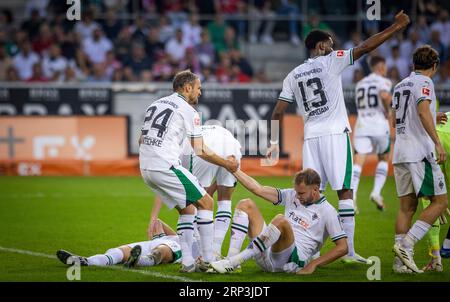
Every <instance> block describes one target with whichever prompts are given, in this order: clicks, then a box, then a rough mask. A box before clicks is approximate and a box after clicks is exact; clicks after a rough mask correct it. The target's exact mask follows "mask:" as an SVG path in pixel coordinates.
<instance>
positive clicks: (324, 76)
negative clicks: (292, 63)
mask: <svg viewBox="0 0 450 302" xmlns="http://www.w3.org/2000/svg"><path fill="white" fill-rule="evenodd" d="M352 64H353V49H350V50H338V51H333V52H332V53H330V54H329V55H327V56H319V57H316V58H313V59H308V60H306V61H305V62H304V63H303V64H301V65H299V66H297V67H296V68H294V70H292V71H291V72H290V73H289V74H288V75H287V76H286V78H285V79H284V81H283V90H282V91H281V93H280V96H279V98H278V99H280V100H283V101H286V102H289V103H293V102H294V101H296V102H297V105H298V107H299V109H300V113H301V115H302V116H303V118H304V121H305V131H304V137H305V139H308V138H313V137H319V136H324V135H331V134H339V133H344V132H350V131H351V128H350V123H349V121H348V116H347V109H346V107H345V101H344V92H343V90H342V79H341V73H342V72H343V71H344V69H345V68H346V67H347V66H349V65H352Z"/></svg>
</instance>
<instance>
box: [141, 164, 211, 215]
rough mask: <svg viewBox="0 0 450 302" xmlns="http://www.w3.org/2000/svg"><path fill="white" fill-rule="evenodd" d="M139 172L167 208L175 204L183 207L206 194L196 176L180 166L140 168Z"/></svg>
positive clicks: (171, 207)
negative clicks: (155, 169) (164, 168)
mask: <svg viewBox="0 0 450 302" xmlns="http://www.w3.org/2000/svg"><path fill="white" fill-rule="evenodd" d="M141 174H142V177H143V178H144V181H145V183H146V184H147V185H148V186H149V187H150V189H152V191H153V192H154V193H155V194H157V195H159V196H160V197H161V198H162V200H163V202H164V204H165V205H166V206H167V207H168V208H169V209H173V208H174V207H175V206H178V207H179V208H180V209H184V208H185V207H187V206H188V205H190V204H192V203H194V202H196V201H197V200H199V199H201V198H202V197H203V196H205V194H206V191H205V189H203V187H202V186H201V185H200V183H199V182H198V180H197V178H196V177H195V176H194V175H192V174H191V173H190V172H189V171H188V170H186V169H185V168H183V167H182V166H176V167H174V166H172V167H171V168H170V170H166V171H153V170H141Z"/></svg>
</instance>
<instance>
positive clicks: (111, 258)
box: [87, 248, 123, 266]
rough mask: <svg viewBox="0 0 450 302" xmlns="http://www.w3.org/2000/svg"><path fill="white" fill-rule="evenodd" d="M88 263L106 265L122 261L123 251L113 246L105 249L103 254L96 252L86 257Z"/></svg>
mask: <svg viewBox="0 0 450 302" xmlns="http://www.w3.org/2000/svg"><path fill="white" fill-rule="evenodd" d="M87 260H88V264H89V265H94V266H107V265H114V264H118V263H120V262H122V260H123V252H122V251H121V250H120V249H119V248H113V249H109V250H107V251H106V253H105V254H98V255H94V256H91V257H89V258H87Z"/></svg>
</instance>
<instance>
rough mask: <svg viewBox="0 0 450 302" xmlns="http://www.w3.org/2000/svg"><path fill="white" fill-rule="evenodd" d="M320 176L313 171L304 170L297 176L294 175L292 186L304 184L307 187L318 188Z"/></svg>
mask: <svg viewBox="0 0 450 302" xmlns="http://www.w3.org/2000/svg"><path fill="white" fill-rule="evenodd" d="M320 182H321V180H320V175H319V173H317V172H316V171H314V170H313V169H305V170H302V171H300V172H298V173H297V174H295V177H294V184H295V185H299V184H301V183H304V184H305V185H307V186H311V185H318V186H320Z"/></svg>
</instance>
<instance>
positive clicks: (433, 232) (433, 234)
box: [421, 198, 441, 254]
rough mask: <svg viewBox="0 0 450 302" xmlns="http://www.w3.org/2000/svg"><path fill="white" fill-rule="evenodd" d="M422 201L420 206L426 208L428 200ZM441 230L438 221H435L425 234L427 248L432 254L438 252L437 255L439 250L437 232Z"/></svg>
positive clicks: (423, 199)
mask: <svg viewBox="0 0 450 302" xmlns="http://www.w3.org/2000/svg"><path fill="white" fill-rule="evenodd" d="M421 200H422V205H423V208H424V209H425V208H427V207H428V206H429V205H430V203H431V201H429V200H428V199H425V198H421ZM440 230H441V225H440V223H439V219H438V220H436V221H435V222H434V223H433V225H432V226H431V229H430V231H429V232H428V233H427V238H428V246H429V247H430V250H431V253H433V252H434V251H438V254H439V249H440V244H439V232H440Z"/></svg>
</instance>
